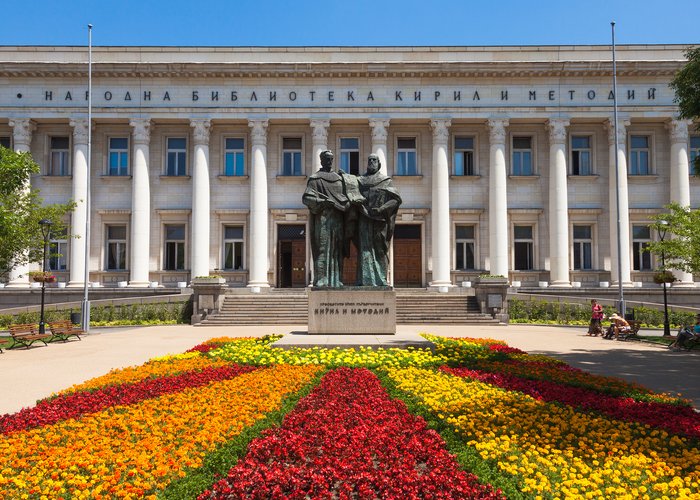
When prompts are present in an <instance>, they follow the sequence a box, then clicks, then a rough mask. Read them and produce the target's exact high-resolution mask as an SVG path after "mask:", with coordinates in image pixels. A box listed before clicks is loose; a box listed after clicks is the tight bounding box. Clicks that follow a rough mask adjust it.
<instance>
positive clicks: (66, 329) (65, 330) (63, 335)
mask: <svg viewBox="0 0 700 500" xmlns="http://www.w3.org/2000/svg"><path fill="white" fill-rule="evenodd" d="M49 328H50V329H51V342H53V341H54V340H60V341H62V342H66V341H67V340H68V339H69V338H70V337H75V338H76V339H78V340H81V338H80V336H81V335H85V332H84V331H83V330H80V329H78V328H74V327H73V323H71V322H70V320H67V319H66V320H61V321H53V322H51V323H49Z"/></svg>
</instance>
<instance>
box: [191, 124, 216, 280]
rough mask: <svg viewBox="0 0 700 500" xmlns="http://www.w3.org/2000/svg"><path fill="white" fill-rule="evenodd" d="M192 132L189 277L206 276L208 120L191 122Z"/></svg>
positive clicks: (207, 272)
mask: <svg viewBox="0 0 700 500" xmlns="http://www.w3.org/2000/svg"><path fill="white" fill-rule="evenodd" d="M190 126H191V127H192V128H193V129H194V131H193V133H192V138H193V142H194V164H193V166H192V239H191V244H190V248H191V249H192V261H191V264H190V272H191V277H192V278H196V277H197V276H208V275H209V269H210V266H209V245H210V241H209V129H210V127H211V121H210V120H190Z"/></svg>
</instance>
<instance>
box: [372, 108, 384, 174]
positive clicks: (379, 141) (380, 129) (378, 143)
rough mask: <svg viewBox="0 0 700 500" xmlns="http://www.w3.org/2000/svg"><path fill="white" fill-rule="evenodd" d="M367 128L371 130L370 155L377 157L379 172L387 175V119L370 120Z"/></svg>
mask: <svg viewBox="0 0 700 500" xmlns="http://www.w3.org/2000/svg"><path fill="white" fill-rule="evenodd" d="M369 126H370V128H371V129H372V154H375V155H377V156H378V157H379V161H380V162H381V165H382V166H381V168H380V172H381V173H383V174H384V175H387V161H386V139H387V137H388V136H389V131H388V130H387V129H388V128H389V120H388V119H387V118H370V120H369Z"/></svg>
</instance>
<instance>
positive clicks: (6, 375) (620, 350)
mask: <svg viewBox="0 0 700 500" xmlns="http://www.w3.org/2000/svg"><path fill="white" fill-rule="evenodd" d="M305 329H306V327H305V326H299V325H290V326H283V327H277V326H246V327H230V326H221V327H192V326H188V325H173V326H151V327H133V328H132V327H129V328H104V329H100V328H93V330H92V331H91V333H90V334H89V335H88V336H86V337H84V338H83V340H82V341H80V342H78V341H70V342H67V343H61V342H58V343H55V344H49V346H48V347H43V346H42V347H33V348H31V349H28V350H26V349H15V350H10V351H8V350H5V352H4V353H3V354H0V381H2V389H1V394H2V397H0V414H4V413H11V412H15V411H18V410H19V409H21V408H23V407H25V406H31V405H33V404H34V403H35V402H36V400H37V399H41V398H44V397H46V396H49V395H51V394H52V393H54V392H57V391H59V390H61V389H65V388H67V387H70V386H71V385H74V384H78V383H80V382H83V381H85V380H88V379H91V378H94V377H97V376H99V375H103V374H105V373H107V372H108V371H109V370H111V369H114V368H123V367H126V366H134V365H140V364H142V363H144V362H145V361H147V360H148V359H150V358H152V357H155V356H162V355H165V354H170V353H172V354H175V353H180V352H183V351H185V350H187V349H189V348H190V347H192V346H194V345H197V344H199V343H201V342H203V341H205V340H207V339H210V338H213V337H222V336H228V337H239V336H263V335H266V334H270V333H282V334H286V333H290V332H300V331H305ZM420 332H427V333H433V334H436V335H443V336H453V337H488V338H493V339H501V340H504V341H506V342H507V343H508V344H509V345H511V346H513V347H517V348H519V349H523V350H525V351H527V352H530V353H542V354H547V355H549V356H553V357H555V358H558V359H561V360H563V361H566V362H567V363H569V364H570V365H572V366H575V367H578V368H582V369H584V370H586V371H589V372H591V373H596V374H603V375H611V376H615V377H620V378H623V379H626V380H629V381H633V382H637V383H640V384H642V385H644V386H646V387H649V388H650V389H653V390H655V391H661V392H669V393H673V394H677V393H680V394H681V395H682V396H683V397H686V398H688V399H690V400H692V401H693V404H694V405H695V407H696V408H700V370H698V362H699V361H700V353H697V352H691V353H687V352H672V351H669V350H668V349H665V348H662V347H658V346H654V345H649V344H645V343H643V342H634V341H633V342H615V341H608V340H602V339H601V338H598V337H588V336H587V335H585V328H567V327H549V326H530V325H510V326H471V325H470V326H437V325H433V326H429V325H402V326H399V327H398V328H397V337H399V338H400V337H402V336H405V337H413V336H415V335H416V334H418V333H420ZM297 335H298V333H297ZM389 339H393V340H396V338H392V337H388V339H387V340H389ZM320 340H321V343H326V342H327V339H320Z"/></svg>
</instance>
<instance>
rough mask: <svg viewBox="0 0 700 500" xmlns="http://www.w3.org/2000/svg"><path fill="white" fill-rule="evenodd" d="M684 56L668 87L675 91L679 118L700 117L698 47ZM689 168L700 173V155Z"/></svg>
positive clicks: (699, 55)
mask: <svg viewBox="0 0 700 500" xmlns="http://www.w3.org/2000/svg"><path fill="white" fill-rule="evenodd" d="M685 56H686V58H687V59H688V62H687V63H686V65H685V66H683V68H682V69H681V70H680V71H678V73H676V76H674V77H673V80H671V83H670V87H671V88H672V89H673V90H674V92H675V93H676V97H675V98H674V101H675V102H677V103H678V108H679V110H680V112H679V118H687V119H690V120H695V119H700V47H695V48H691V49H688V50H686V52H685ZM691 168H693V169H694V171H695V174H696V175H700V156H698V157H697V158H695V165H692V166H691Z"/></svg>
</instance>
